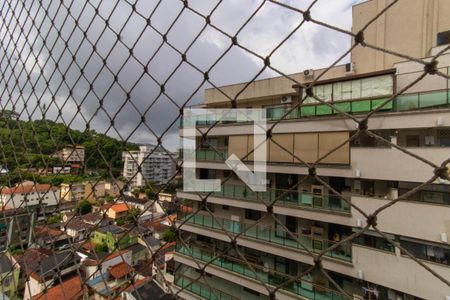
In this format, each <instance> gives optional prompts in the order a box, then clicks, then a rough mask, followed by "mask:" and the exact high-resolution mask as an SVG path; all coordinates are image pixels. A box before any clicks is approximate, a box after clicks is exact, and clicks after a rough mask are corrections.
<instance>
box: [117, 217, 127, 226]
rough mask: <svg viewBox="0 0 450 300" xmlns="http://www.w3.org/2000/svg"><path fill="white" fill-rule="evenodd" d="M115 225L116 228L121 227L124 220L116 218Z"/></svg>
mask: <svg viewBox="0 0 450 300" xmlns="http://www.w3.org/2000/svg"><path fill="white" fill-rule="evenodd" d="M116 224H117V225H118V226H122V225H123V224H125V219H124V218H118V219H117V220H116Z"/></svg>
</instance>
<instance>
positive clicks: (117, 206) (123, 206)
mask: <svg viewBox="0 0 450 300" xmlns="http://www.w3.org/2000/svg"><path fill="white" fill-rule="evenodd" d="M109 209H112V210H113V211H115V212H116V213H122V212H126V211H128V206H127V205H126V204H125V203H117V204H114V205H112V206H111V207H110V208H109Z"/></svg>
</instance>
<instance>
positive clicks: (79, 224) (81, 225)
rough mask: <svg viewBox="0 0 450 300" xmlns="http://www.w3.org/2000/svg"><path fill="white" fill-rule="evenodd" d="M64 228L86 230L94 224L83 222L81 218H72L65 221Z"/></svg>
mask: <svg viewBox="0 0 450 300" xmlns="http://www.w3.org/2000/svg"><path fill="white" fill-rule="evenodd" d="M65 227H66V228H68V229H72V230H76V231H81V230H88V229H91V228H93V227H94V225H92V224H89V223H86V222H83V220H82V219H81V218H72V219H71V220H69V221H68V222H67V224H66V225H65Z"/></svg>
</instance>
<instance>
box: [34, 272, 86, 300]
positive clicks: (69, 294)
mask: <svg viewBox="0 0 450 300" xmlns="http://www.w3.org/2000/svg"><path fill="white" fill-rule="evenodd" d="M84 289H85V288H84V286H83V285H82V283H81V279H80V277H79V276H75V277H72V278H70V279H68V280H65V281H63V282H62V283H60V284H58V285H55V286H53V287H51V288H49V289H48V290H47V292H42V293H40V294H37V295H35V296H33V297H32V300H61V299H82V298H83V295H84V294H85V293H84V292H85V290H84Z"/></svg>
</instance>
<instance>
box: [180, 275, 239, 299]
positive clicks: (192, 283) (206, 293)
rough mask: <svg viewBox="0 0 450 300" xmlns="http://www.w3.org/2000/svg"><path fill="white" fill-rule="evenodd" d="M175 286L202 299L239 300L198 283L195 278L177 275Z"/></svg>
mask: <svg viewBox="0 0 450 300" xmlns="http://www.w3.org/2000/svg"><path fill="white" fill-rule="evenodd" d="M174 282H175V284H176V285H177V286H179V287H180V288H184V289H186V290H188V291H190V292H192V293H194V294H196V295H199V296H200V297H202V298H205V299H210V300H239V298H236V297H234V296H232V295H230V294H228V293H225V292H223V291H221V290H218V289H216V288H211V287H209V286H208V285H206V284H204V283H201V282H199V281H198V280H197V281H196V279H195V278H190V277H188V276H185V275H183V274H179V273H175V281H174Z"/></svg>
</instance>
